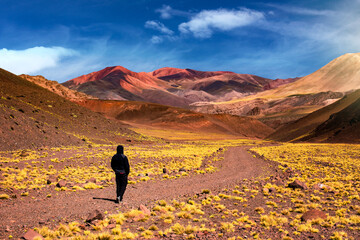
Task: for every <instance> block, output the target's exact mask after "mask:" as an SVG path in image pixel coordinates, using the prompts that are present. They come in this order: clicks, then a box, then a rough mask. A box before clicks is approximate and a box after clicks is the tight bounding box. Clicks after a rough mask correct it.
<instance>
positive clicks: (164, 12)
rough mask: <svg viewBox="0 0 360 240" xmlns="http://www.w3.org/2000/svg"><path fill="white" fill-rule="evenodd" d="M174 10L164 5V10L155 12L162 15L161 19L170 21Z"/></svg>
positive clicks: (160, 9)
mask: <svg viewBox="0 0 360 240" xmlns="http://www.w3.org/2000/svg"><path fill="white" fill-rule="evenodd" d="M171 11H172V8H171V7H170V6H168V5H163V6H162V8H159V9H156V10H155V12H159V13H160V17H161V18H163V19H169V18H171V17H172V14H171Z"/></svg>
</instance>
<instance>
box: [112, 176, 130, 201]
mask: <svg viewBox="0 0 360 240" xmlns="http://www.w3.org/2000/svg"><path fill="white" fill-rule="evenodd" d="M115 177H116V196H117V197H120V201H122V199H123V195H124V192H125V190H126V186H127V184H128V178H127V175H126V174H125V173H124V174H120V173H115Z"/></svg>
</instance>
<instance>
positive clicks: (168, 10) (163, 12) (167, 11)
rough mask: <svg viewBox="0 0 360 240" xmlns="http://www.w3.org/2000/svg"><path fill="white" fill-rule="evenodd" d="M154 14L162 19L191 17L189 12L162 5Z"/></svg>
mask: <svg viewBox="0 0 360 240" xmlns="http://www.w3.org/2000/svg"><path fill="white" fill-rule="evenodd" d="M155 12H158V13H160V17H161V18H162V19H170V18H172V17H173V16H181V17H188V16H190V15H191V13H189V12H185V11H181V10H177V9H173V8H172V7H170V6H169V5H163V6H162V7H161V8H158V9H156V10H155Z"/></svg>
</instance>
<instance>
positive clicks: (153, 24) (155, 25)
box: [145, 21, 174, 35]
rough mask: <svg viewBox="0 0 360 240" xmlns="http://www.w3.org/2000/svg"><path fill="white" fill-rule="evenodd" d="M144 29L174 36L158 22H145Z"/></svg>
mask: <svg viewBox="0 0 360 240" xmlns="http://www.w3.org/2000/svg"><path fill="white" fill-rule="evenodd" d="M145 27H146V28H150V29H154V30H157V31H159V32H161V33H164V34H168V35H172V34H174V32H173V31H171V30H170V29H169V28H167V27H166V26H165V25H164V24H163V23H161V22H158V21H146V23H145Z"/></svg>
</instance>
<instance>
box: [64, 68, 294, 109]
mask: <svg viewBox="0 0 360 240" xmlns="http://www.w3.org/2000/svg"><path fill="white" fill-rule="evenodd" d="M294 80H297V79H294ZM291 81H292V79H290V80H284V81H281V80H277V81H276V82H277V84H275V85H274V84H270V83H271V82H272V80H271V79H267V78H262V77H258V76H255V75H250V74H237V73H233V72H228V71H214V72H211V71H209V72H204V71H196V70H192V69H179V68H169V67H166V68H161V69H158V70H155V71H153V72H148V73H146V72H140V73H136V72H133V71H130V70H128V69H126V68H124V67H121V66H114V67H107V68H105V69H102V70H100V71H97V72H93V73H90V74H86V75H83V76H80V77H77V78H74V79H71V80H69V81H67V82H65V83H63V85H64V86H66V87H68V88H70V89H72V90H76V91H80V92H83V93H86V94H88V95H91V96H94V97H97V98H99V99H103V100H129V101H145V102H152V103H158V104H163V105H170V106H175V107H189V106H190V104H192V103H196V102H219V101H227V100H231V99H235V98H240V97H243V96H247V95H249V94H254V93H257V92H261V91H263V90H264V88H272V87H278V86H280V85H281V84H285V83H287V82H291Z"/></svg>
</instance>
